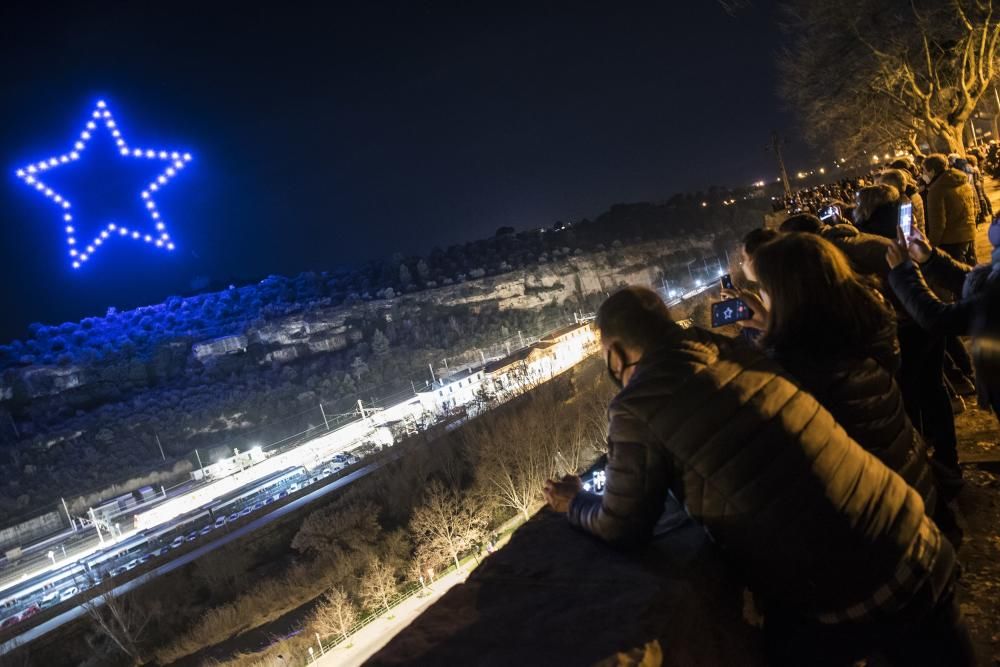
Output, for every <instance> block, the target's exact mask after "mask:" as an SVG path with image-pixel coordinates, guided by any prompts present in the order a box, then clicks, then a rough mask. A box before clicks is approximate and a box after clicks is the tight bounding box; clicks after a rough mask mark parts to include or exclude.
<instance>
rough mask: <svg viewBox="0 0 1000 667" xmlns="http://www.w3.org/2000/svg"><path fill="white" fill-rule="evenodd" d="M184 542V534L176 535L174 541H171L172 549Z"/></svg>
mask: <svg viewBox="0 0 1000 667" xmlns="http://www.w3.org/2000/svg"><path fill="white" fill-rule="evenodd" d="M182 544H184V537H183V536H178V537H175V538H174V539H173V541H171V542H170V548H171V549H176V548H177V547H179V546H180V545H182Z"/></svg>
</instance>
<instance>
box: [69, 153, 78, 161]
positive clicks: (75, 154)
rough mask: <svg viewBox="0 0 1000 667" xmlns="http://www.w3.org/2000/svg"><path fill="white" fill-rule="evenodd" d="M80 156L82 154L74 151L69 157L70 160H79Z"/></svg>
mask: <svg viewBox="0 0 1000 667" xmlns="http://www.w3.org/2000/svg"><path fill="white" fill-rule="evenodd" d="M79 158H80V154H79V153H77V152H76V151H73V152H72V153H70V154H69V159H70V160H78V159H79Z"/></svg>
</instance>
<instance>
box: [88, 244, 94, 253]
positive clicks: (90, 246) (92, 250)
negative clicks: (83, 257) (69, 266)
mask: <svg viewBox="0 0 1000 667" xmlns="http://www.w3.org/2000/svg"><path fill="white" fill-rule="evenodd" d="M87 252H89V253H93V252H94V246H92V245H89V246H87Z"/></svg>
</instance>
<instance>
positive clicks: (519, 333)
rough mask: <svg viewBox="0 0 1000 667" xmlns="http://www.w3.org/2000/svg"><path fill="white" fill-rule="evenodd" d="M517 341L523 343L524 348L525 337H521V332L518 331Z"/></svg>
mask: <svg viewBox="0 0 1000 667" xmlns="http://www.w3.org/2000/svg"><path fill="white" fill-rule="evenodd" d="M517 340H518V341H519V342H520V343H521V347H524V336H522V335H521V330H520V329H518V330H517Z"/></svg>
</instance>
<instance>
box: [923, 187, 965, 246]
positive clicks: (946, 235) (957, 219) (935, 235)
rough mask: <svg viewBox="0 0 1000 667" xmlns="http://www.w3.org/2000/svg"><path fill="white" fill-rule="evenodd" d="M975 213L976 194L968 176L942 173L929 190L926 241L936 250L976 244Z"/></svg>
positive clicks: (925, 211)
mask: <svg viewBox="0 0 1000 667" xmlns="http://www.w3.org/2000/svg"><path fill="white" fill-rule="evenodd" d="M976 211H977V204H976V191H975V189H974V188H973V187H972V185H971V184H970V183H969V179H968V177H967V176H966V175H965V173H963V172H961V171H959V170H958V169H946V170H944V171H942V172H941V173H940V174H938V175H937V176H936V177H934V180H933V181H931V182H930V184H929V185H928V186H927V197H926V201H925V202H924V218H925V221H924V224H925V225H926V226H927V240H928V241H929V242H930V244H931V245H932V246H935V247H936V246H940V245H942V244H943V245H950V244H955V243H968V242H969V241H973V240H975V238H976Z"/></svg>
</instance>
